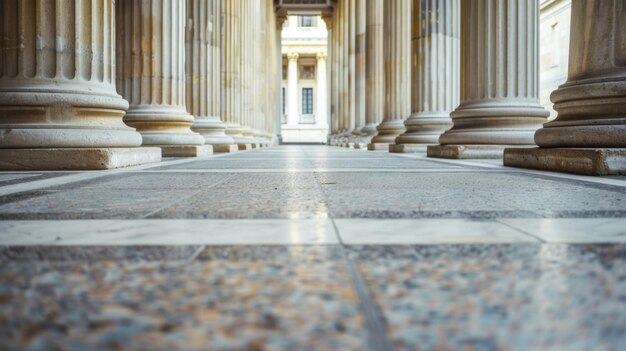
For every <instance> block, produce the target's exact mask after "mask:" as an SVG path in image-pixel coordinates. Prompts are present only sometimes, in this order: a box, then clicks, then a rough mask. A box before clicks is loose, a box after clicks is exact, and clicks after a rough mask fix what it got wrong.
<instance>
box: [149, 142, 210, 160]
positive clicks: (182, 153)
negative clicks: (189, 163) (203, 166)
mask: <svg viewBox="0 0 626 351" xmlns="http://www.w3.org/2000/svg"><path fill="white" fill-rule="evenodd" d="M161 150H162V152H163V157H202V156H209V155H212V154H213V146H212V145H169V146H161Z"/></svg>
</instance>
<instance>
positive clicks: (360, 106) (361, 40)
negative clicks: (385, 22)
mask: <svg viewBox="0 0 626 351" xmlns="http://www.w3.org/2000/svg"><path fill="white" fill-rule="evenodd" d="M355 1H356V4H355V39H354V41H355V42H354V45H355V59H354V60H355V63H354V91H355V92H354V130H355V133H356V134H358V135H359V136H360V135H361V134H362V133H363V132H362V129H363V127H365V32H366V20H367V18H366V6H365V3H366V0H355Z"/></svg>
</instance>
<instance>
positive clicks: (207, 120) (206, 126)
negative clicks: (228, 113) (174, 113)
mask: <svg viewBox="0 0 626 351" xmlns="http://www.w3.org/2000/svg"><path fill="white" fill-rule="evenodd" d="M221 2H222V1H221V0H187V27H186V31H187V34H186V37H185V49H186V62H185V72H186V92H185V93H186V105H187V111H188V112H189V113H190V114H192V115H193V116H194V122H193V124H192V127H191V128H192V130H193V131H195V132H198V133H199V134H201V135H202V136H203V137H204V141H205V143H206V144H212V145H221V144H232V143H233V139H232V138H231V137H229V136H227V135H226V134H225V130H226V125H225V124H224V123H223V122H222V121H221V120H220V109H221V106H220V105H221V103H220V99H221V96H220V91H221V88H220V80H221V72H220V69H221V66H220V63H221V57H220V56H221V50H220V45H221V33H220V26H221V25H220V11H221Z"/></svg>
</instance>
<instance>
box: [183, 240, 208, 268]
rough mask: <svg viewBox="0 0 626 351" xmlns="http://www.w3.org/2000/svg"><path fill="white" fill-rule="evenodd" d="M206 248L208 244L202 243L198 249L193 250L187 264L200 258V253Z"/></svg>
mask: <svg viewBox="0 0 626 351" xmlns="http://www.w3.org/2000/svg"><path fill="white" fill-rule="evenodd" d="M205 249H206V245H200V247H199V248H197V249H196V251H194V252H193V254H191V256H189V258H187V261H186V262H185V264H186V265H189V264H191V263H192V262H193V261H195V260H196V258H198V256H200V254H201V253H202V252H203V251H204V250H205Z"/></svg>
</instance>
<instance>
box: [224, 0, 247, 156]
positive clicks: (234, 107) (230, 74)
mask: <svg viewBox="0 0 626 351" xmlns="http://www.w3.org/2000/svg"><path fill="white" fill-rule="evenodd" d="M242 3H243V2H242V1H230V0H229V1H224V2H223V6H222V13H223V16H224V33H223V34H222V38H223V41H222V43H223V53H222V62H223V64H222V89H223V91H222V120H223V121H224V122H225V123H226V134H227V135H229V136H231V137H232V138H233V140H234V142H235V144H237V145H238V146H241V145H245V140H244V139H243V135H242V128H241V124H240V119H241V79H242V76H241V65H240V62H239V60H240V56H241V34H240V28H239V25H240V24H239V22H240V21H241V18H240V16H241V12H242V11H243V7H242Z"/></svg>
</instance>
